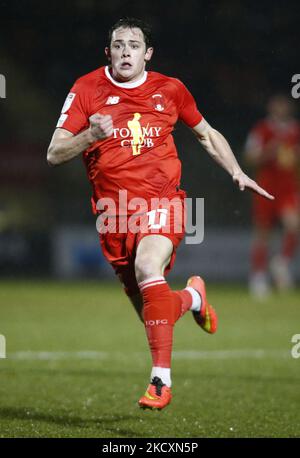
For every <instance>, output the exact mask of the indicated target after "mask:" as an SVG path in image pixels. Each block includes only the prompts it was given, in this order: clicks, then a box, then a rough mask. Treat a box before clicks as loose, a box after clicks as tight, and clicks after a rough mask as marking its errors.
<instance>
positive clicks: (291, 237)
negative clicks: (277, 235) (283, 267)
mask: <svg viewBox="0 0 300 458" xmlns="http://www.w3.org/2000/svg"><path fill="white" fill-rule="evenodd" d="M297 245H298V236H297V234H295V233H294V232H287V233H286V234H285V235H284V238H283V243H282V256H283V257H284V258H288V259H291V258H292V257H293V255H294V253H295V251H296V248H297Z"/></svg>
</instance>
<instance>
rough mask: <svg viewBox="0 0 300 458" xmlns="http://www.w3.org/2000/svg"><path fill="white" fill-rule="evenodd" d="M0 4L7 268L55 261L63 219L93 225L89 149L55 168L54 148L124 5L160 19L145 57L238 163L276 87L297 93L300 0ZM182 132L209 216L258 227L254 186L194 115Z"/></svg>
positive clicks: (190, 179) (0, 207)
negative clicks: (218, 158)
mask: <svg viewBox="0 0 300 458" xmlns="http://www.w3.org/2000/svg"><path fill="white" fill-rule="evenodd" d="M0 8H1V15H0V59H1V60H0V73H1V74H3V75H4V76H5V78H6V84H7V97H6V99H0V119H1V125H0V180H1V186H0V231H1V247H0V258H2V261H0V267H1V272H3V273H7V272H14V273H17V272H18V269H19V270H22V271H23V272H24V265H25V266H27V267H26V268H27V269H28V272H35V273H43V272H46V273H47V272H49V262H50V261H49V259H50V254H51V248H50V245H49V243H48V242H49V239H50V238H51V233H52V231H53V230H55V228H56V226H57V225H61V224H87V225H89V226H90V227H94V217H93V215H92V213H91V211H90V205H89V198H90V188H89V184H88V182H87V180H86V178H85V170H84V167H83V165H82V163H81V160H80V158H78V159H76V160H74V161H72V162H71V163H69V164H66V165H63V166H61V167H58V168H49V167H48V166H47V163H46V150H47V147H48V144H49V142H50V139H51V136H52V133H53V131H54V128H55V125H56V122H57V119H58V117H59V114H60V110H61V107H62V105H63V102H64V99H65V96H66V95H67V93H68V91H69V89H70V87H71V86H72V84H73V82H74V81H75V79H77V78H78V77H79V76H81V75H83V74H85V73H88V72H89V71H91V70H93V69H95V68H97V67H98V66H100V65H104V64H105V63H106V60H105V56H104V47H105V45H106V44H107V42H106V39H107V31H108V29H109V28H110V26H111V25H112V24H113V23H114V22H116V21H117V20H118V19H119V18H120V17H122V16H124V15H127V16H135V17H140V18H142V19H144V20H146V21H148V22H149V23H150V24H152V26H153V35H154V47H155V53H154V57H153V60H152V62H151V65H150V66H149V67H148V69H149V70H155V71H158V72H161V73H165V74H167V75H169V76H175V77H177V78H180V79H181V80H182V81H183V82H184V83H185V84H186V85H187V86H188V88H189V89H190V91H191V92H192V94H193V95H194V97H195V98H196V100H197V103H198V106H199V109H200V111H202V113H203V114H204V116H205V117H206V118H207V120H208V121H209V122H210V124H212V125H213V126H214V127H215V128H217V129H218V130H220V131H221V132H222V133H223V134H224V135H225V137H226V138H227V139H228V141H229V143H230V144H231V146H232V148H233V150H234V152H235V154H236V156H237V158H238V159H239V161H240V162H241V164H243V145H244V142H245V137H246V135H247V132H248V131H249V129H250V128H251V126H252V125H253V123H255V122H256V121H257V119H258V118H260V117H262V116H263V115H264V112H265V103H266V101H267V99H268V97H269V96H270V95H271V94H274V93H275V92H282V93H285V94H289V95H290V91H291V88H292V83H291V78H292V75H294V74H295V73H299V57H298V55H299V31H298V29H299V17H300V14H299V12H300V6H299V2H297V1H287V2H283V1H275V2H271V1H261V2H253V1H243V2H241V1H235V0H232V1H224V0H217V1H211V2H206V1H205V2H204V1H196V0H190V1H185V2H183V1H177V0H174V1H164V0H160V1H159V0H152V1H148V2H145V1H132V2H127V1H119V0H111V1H105V2H102V1H96V0H75V1H68V0H66V1H64V2H58V1H53V2H41V1H0ZM299 103H300V102H299ZM296 107H297V101H296ZM174 135H175V139H176V142H177V147H178V151H179V156H180V158H181V160H182V164H183V177H182V186H183V188H184V189H186V190H187V191H188V194H189V196H195V197H204V198H205V217H206V225H207V226H208V227H217V228H219V229H222V228H231V227H232V228H235V227H240V228H246V227H249V228H250V225H251V216H250V195H249V194H247V193H240V192H239V191H238V190H237V189H236V188H235V187H234V186H233V185H232V182H231V178H230V177H229V176H228V175H227V174H226V172H224V171H223V170H222V169H220V168H219V167H218V166H217V165H216V164H215V163H213V161H212V160H211V159H210V158H209V157H208V156H207V155H206V153H205V152H204V151H203V150H202V149H201V148H200V147H199V146H198V143H197V141H196V140H195V138H194V137H193V135H192V134H191V133H190V132H189V130H188V129H187V128H186V127H184V126H182V125H177V128H176V131H175V134H174ZM246 170H247V169H246ZM248 172H249V173H252V172H251V171H249V170H248ZM12 240H13V242H12ZM8 246H10V247H11V248H10V249H8ZM22 250H23V251H24V250H25V251H24V252H25V253H26V250H27V252H28V253H30V256H29V255H28V259H30V261H26V262H27V264H26V262H25V261H24V262H25V264H24V262H23V263H22V262H21V261H17V259H18V256H19V253H20V251H21V252H22ZM41 252H42V253H43V256H42V258H43V260H42V261H41V256H40V254H41ZM1 253H2V256H1ZM25 258H26V256H25ZM35 258H36V259H35ZM34 259H35V260H34Z"/></svg>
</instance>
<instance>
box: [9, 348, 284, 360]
mask: <svg viewBox="0 0 300 458" xmlns="http://www.w3.org/2000/svg"><path fill="white" fill-rule="evenodd" d="M124 356H130V357H132V358H143V360H146V359H147V358H148V357H149V354H148V353H146V352H145V353H142V352H128V353H126V352H124V353H122V352H107V351H88V350H87V351H17V352H14V353H8V354H7V359H8V360H9V359H14V360H20V361H26V360H27V361H33V360H39V361H59V360H72V359H76V360H80V359H81V360H106V359H124ZM172 356H173V359H176V360H197V359H203V360H225V359H270V358H271V359H273V358H275V359H276V358H281V359H282V358H290V357H291V354H290V351H288V350H286V351H285V350H264V349H231V350H206V351H201V350H199V351H196V350H185V351H174V352H173V355H172Z"/></svg>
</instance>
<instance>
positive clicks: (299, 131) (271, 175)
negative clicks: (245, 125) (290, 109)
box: [246, 118, 300, 192]
mask: <svg viewBox="0 0 300 458" xmlns="http://www.w3.org/2000/svg"><path fill="white" fill-rule="evenodd" d="M246 149H247V150H248V151H251V150H253V151H254V150H257V149H259V150H260V151H261V152H262V154H264V152H265V154H267V153H268V149H274V151H275V154H274V155H272V156H271V157H270V158H269V159H267V160H266V161H265V162H264V163H263V164H261V165H260V166H259V168H258V174H257V175H258V176H257V180H258V182H259V183H260V184H262V185H264V186H266V187H267V188H269V189H271V190H272V189H273V190H274V189H277V190H278V191H279V192H280V191H282V192H289V191H295V190H296V189H297V188H298V183H299V176H298V167H299V164H300V123H299V122H298V121H296V120H293V119H292V120H290V121H288V122H285V123H279V122H275V121H273V120H271V119H268V118H266V119H264V120H261V121H259V122H258V123H257V124H256V125H255V126H254V128H253V129H252V131H251V132H250V134H249V136H248V140H247V144H246Z"/></svg>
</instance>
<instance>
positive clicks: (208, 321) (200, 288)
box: [186, 275, 218, 334]
mask: <svg viewBox="0 0 300 458" xmlns="http://www.w3.org/2000/svg"><path fill="white" fill-rule="evenodd" d="M186 286H190V287H191V288H193V289H195V290H196V291H197V292H198V293H199V294H200V297H201V301H202V302H201V308H200V311H199V312H194V311H193V316H194V318H195V321H196V323H197V324H199V326H200V327H201V328H202V329H203V330H204V331H206V332H208V333H209V334H214V333H215V332H216V330H217V327H218V317H217V314H216V312H215V310H214V308H213V307H212V306H211V305H210V304H209V303H208V302H207V299H206V290H205V283H204V280H203V279H202V278H201V277H199V276H196V275H195V276H193V277H190V278H189V279H188V281H187V285H186Z"/></svg>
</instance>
